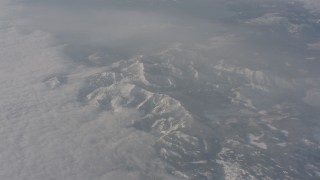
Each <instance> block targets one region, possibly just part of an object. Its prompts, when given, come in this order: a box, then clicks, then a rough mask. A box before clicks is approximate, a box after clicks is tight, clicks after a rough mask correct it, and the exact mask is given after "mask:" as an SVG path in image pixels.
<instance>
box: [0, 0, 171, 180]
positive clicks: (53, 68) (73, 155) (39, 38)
mask: <svg viewBox="0 0 320 180" xmlns="http://www.w3.org/2000/svg"><path fill="white" fill-rule="evenodd" d="M11 8H15V6H13V5H12V2H11V4H10V3H7V2H6V1H4V0H1V1H0V21H1V22H6V23H1V24H0V57H1V61H0V84H1V86H0V99H1V101H0V114H1V120H0V135H1V141H0V179H8V180H9V179H10V180H21V179H25V180H52V179H61V180H62V179H65V180H73V179H74V180H98V179H101V180H106V179H107V180H109V179H110V180H116V179H132V180H135V179H136V180H140V179H150V178H151V176H157V177H159V178H164V179H174V178H173V177H171V176H169V175H167V174H166V173H165V172H164V170H163V168H162V167H163V165H162V162H161V161H160V160H159V159H157V158H155V152H154V148H153V142H154V139H153V137H152V136H150V135H147V134H146V133H144V132H142V131H137V130H135V129H133V128H128V125H129V124H130V123H131V120H134V119H136V118H138V117H139V113H137V112H135V111H133V110H124V111H121V112H119V113H108V112H99V111H98V110H97V109H94V108H93V107H89V106H84V105H81V104H80V103H79V102H77V92H78V90H79V87H80V86H81V82H82V81H81V79H82V78H83V76H85V74H83V73H81V72H89V73H90V72H91V71H90V69H89V68H88V69H83V68H85V67H82V66H79V65H75V64H73V63H71V61H68V59H67V58H66V56H65V55H64V54H63V51H62V50H63V46H60V45H57V43H56V42H55V40H54V39H53V38H52V37H51V36H50V34H48V33H45V32H40V31H31V32H25V31H21V28H22V29H23V28H26V29H29V28H28V25H27V24H24V25H23V23H18V24H19V25H17V22H19V21H20V20H23V18H21V17H19V16H15V14H12V12H13V11H10V10H11ZM20 22H25V21H20Z"/></svg>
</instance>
